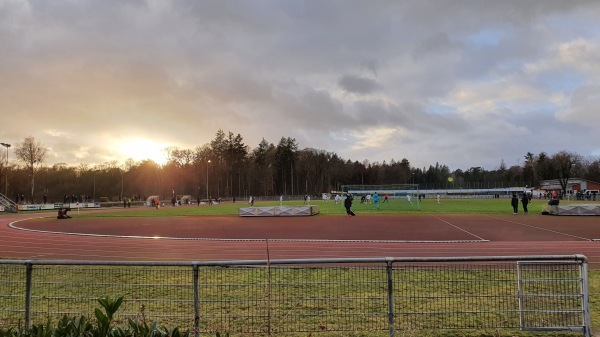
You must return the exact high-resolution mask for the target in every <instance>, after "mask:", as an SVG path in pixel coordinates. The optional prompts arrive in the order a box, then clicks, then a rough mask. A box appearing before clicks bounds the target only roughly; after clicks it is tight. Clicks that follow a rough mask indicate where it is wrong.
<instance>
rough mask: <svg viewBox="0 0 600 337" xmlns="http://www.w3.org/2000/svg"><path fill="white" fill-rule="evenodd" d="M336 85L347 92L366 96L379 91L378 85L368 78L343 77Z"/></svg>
mask: <svg viewBox="0 0 600 337" xmlns="http://www.w3.org/2000/svg"><path fill="white" fill-rule="evenodd" d="M338 85H339V86H340V87H341V88H342V89H344V90H345V91H347V92H351V93H354V94H361V95H366V94H370V93H372V92H374V91H376V90H377V89H379V84H377V82H375V81H374V80H372V79H370V78H364V77H358V76H354V75H345V76H343V77H342V78H340V80H339V81H338Z"/></svg>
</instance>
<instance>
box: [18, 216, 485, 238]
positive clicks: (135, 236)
mask: <svg viewBox="0 0 600 337" xmlns="http://www.w3.org/2000/svg"><path fill="white" fill-rule="evenodd" d="M39 218H43V217H39ZM31 219H34V218H29V219H23V220H17V221H13V222H11V223H10V224H8V226H9V227H10V228H13V229H16V230H20V231H24V232H34V233H45V234H59V235H73V236H87V237H105V238H121V239H152V240H179V241H244V242H256V241H259V242H260V241H265V240H267V239H266V238H265V239H244V238H238V239H233V238H202V237H195V238H181V237H172V236H143V235H116V234H94V233H74V232H60V231H48V230H42V229H30V228H24V227H19V226H17V225H16V224H17V223H18V222H21V221H25V220H31ZM438 219H439V218H438ZM439 220H441V219H439ZM441 221H444V220H441ZM444 222H446V221H444ZM446 223H448V224H450V223H449V222H446ZM450 225H451V226H454V225H452V224H450ZM454 227H456V226H454ZM457 228H458V227H457ZM459 229H460V228H459ZM461 230H462V229H461ZM463 231H464V230H463ZM467 233H468V232H467ZM469 234H471V233H469ZM471 235H473V236H475V237H477V238H478V239H479V240H343V239H277V238H273V239H268V240H269V241H274V242H355V243H363V242H364V243H471V242H489V240H485V239H482V238H480V237H478V236H477V235H474V234H471Z"/></svg>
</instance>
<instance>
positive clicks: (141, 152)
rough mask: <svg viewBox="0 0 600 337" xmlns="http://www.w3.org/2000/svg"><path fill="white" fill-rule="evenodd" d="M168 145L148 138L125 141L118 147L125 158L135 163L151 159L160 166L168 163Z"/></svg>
mask: <svg viewBox="0 0 600 337" xmlns="http://www.w3.org/2000/svg"><path fill="white" fill-rule="evenodd" d="M167 147H168V145H166V144H161V143H159V142H157V141H154V140H151V139H147V138H133V139H127V140H124V141H123V142H122V143H121V145H120V146H119V147H118V149H119V152H120V153H121V155H122V157H123V158H131V159H133V160H135V161H142V160H147V159H150V160H152V161H154V162H155V163H157V164H158V165H164V164H166V163H167V160H168V158H167V152H166V151H165V149H166V148H167Z"/></svg>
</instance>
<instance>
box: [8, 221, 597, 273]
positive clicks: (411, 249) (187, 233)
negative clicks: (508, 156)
mask: <svg viewBox="0 0 600 337" xmlns="http://www.w3.org/2000/svg"><path fill="white" fill-rule="evenodd" d="M42 216H46V218H40V217H42ZM597 240H600V217H597V216H591V217H588V216H586V217H584V216H573V217H568V216H562V217H556V216H542V215H536V214H529V215H512V214H506V215H489V216H487V215H440V214H435V215H426V214H424V215H394V216H357V217H345V216H333V215H318V216H313V217H292V218H281V217H278V218H239V217H237V216H211V217H206V216H203V217H169V218H122V219H115V218H109V219H82V218H80V219H78V218H77V216H76V215H75V216H74V218H73V219H69V220H57V219H55V218H54V215H53V214H52V215H49V214H35V213H29V214H28V213H25V214H3V215H0V258H4V259H19V260H20V259H33V260H93V261H222V260H254V259H259V260H266V259H267V258H270V259H294V258H343V257H386V256H390V257H445V256H461V257H462V256H514V255H563V254H565V255H570V254H584V255H586V256H587V257H588V260H589V262H590V264H591V267H593V268H600V241H597Z"/></svg>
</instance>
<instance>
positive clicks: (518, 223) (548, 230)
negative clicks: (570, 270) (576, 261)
mask: <svg viewBox="0 0 600 337" xmlns="http://www.w3.org/2000/svg"><path fill="white" fill-rule="evenodd" d="M487 217H488V218H492V219H496V220H502V221H504V222H510V223H514V224H516V225H521V226H525V227H530V228H535V229H539V230H542V231H546V232H550V233H554V234H559V235H564V236H569V237H572V238H576V239H581V240H585V241H594V240H592V239H588V238H584V237H581V236H577V235H571V234H567V233H563V232H558V231H553V230H551V229H548V228H543V227H538V226H533V225H528V224H525V223H522V222H517V221H512V220H506V219H501V218H496V217H493V216H490V215H487Z"/></svg>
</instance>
